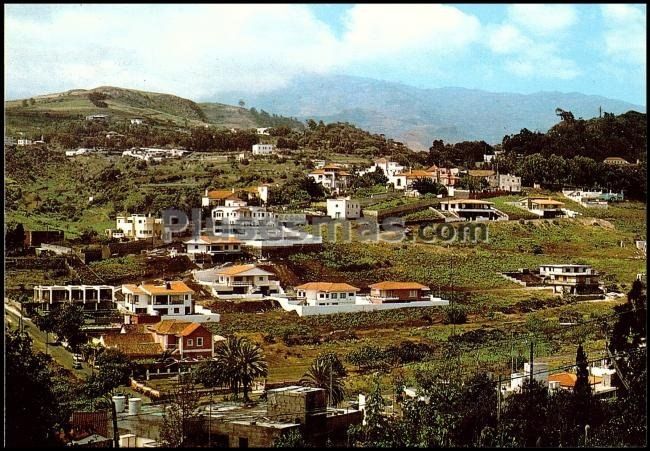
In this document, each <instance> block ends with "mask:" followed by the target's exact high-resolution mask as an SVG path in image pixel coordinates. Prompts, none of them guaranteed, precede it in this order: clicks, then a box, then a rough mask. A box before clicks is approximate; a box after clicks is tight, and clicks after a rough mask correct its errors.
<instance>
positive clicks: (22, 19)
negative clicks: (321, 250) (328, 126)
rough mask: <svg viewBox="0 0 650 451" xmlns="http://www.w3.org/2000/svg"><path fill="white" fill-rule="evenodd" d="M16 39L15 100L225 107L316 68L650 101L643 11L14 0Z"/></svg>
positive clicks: (8, 45)
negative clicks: (108, 89) (149, 95)
mask: <svg viewBox="0 0 650 451" xmlns="http://www.w3.org/2000/svg"><path fill="white" fill-rule="evenodd" d="M4 31H5V41H4V42H5V98H6V99H17V98H25V97H30V96H33V95H39V94H48V93H54V92H60V91H65V90H69V89H79V88H81V89H90V88H94V87H98V86H106V85H110V86H119V87H124V88H132V89H141V90H146V91H155V92H165V93H171V94H176V95H179V96H182V97H187V98H190V99H193V100H196V101H201V100H207V99H210V100H218V94H219V92H224V91H233V90H235V91H245V92H263V91H267V90H272V89H274V88H278V87H282V86H284V85H285V84H287V83H289V82H290V81H291V79H292V78H293V77H295V76H298V75H301V74H306V73H315V74H345V75H356V76H363V77H369V78H375V79H380V80H386V81H393V82H400V83H404V84H407V85H411V86H416V87H420V88H439V87H449V86H455V87H464V88H472V89H482V90H486V91H494V92H517V93H523V94H528V93H534V92H539V91H560V92H581V93H584V94H597V95H602V96H605V97H611V98H615V99H621V100H625V101H628V102H632V103H635V104H638V105H643V106H645V105H646V6H645V4H598V5H582V4H575V5H571V4H548V5H546V4H525V5H518V4H494V5H489V4H460V3H459V4H407V5H404V4H400V5H397V4H358V5H355V4H292V5H288V4H266V5H236V4H220V5H207V4H201V5H196V4H195V5H185V4H176V5H151V4H149V5H143V4H140V5H128V4H113V5H105V4H103V5H99V4H93V5H82V4H77V5H71V4H65V5H54V4H38V5H28V4H25V5H21V4H12V5H7V4H5V28H4Z"/></svg>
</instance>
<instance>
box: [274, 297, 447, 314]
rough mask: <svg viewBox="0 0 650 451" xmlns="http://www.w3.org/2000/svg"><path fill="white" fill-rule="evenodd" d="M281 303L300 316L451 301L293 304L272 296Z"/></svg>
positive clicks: (441, 303) (445, 303) (367, 310)
mask: <svg viewBox="0 0 650 451" xmlns="http://www.w3.org/2000/svg"><path fill="white" fill-rule="evenodd" d="M270 299H275V300H276V301H278V302H279V303H280V306H281V307H282V308H283V309H284V310H286V311H288V312H291V311H294V312H296V313H298V316H313V315H331V314H333V313H356V312H373V311H377V310H393V309H399V308H408V307H437V306H444V305H449V301H447V300H444V299H439V298H434V299H433V300H431V301H416V302H399V303H397V302H396V303H390V304H359V303H357V304H344V305H321V306H310V305H295V304H291V303H290V302H289V300H288V299H287V298H281V297H271V298H270Z"/></svg>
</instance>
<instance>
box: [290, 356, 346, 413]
mask: <svg viewBox="0 0 650 451" xmlns="http://www.w3.org/2000/svg"><path fill="white" fill-rule="evenodd" d="M345 375H346V372H345V368H344V367H343V364H341V361H340V360H339V358H338V356H337V355H336V354H323V355H319V356H318V357H316V359H315V360H314V362H313V363H312V364H311V367H310V368H309V370H307V372H306V373H305V374H304V375H303V376H302V379H300V384H301V385H305V386H307V387H317V388H322V389H324V390H325V391H326V392H327V394H328V396H329V397H330V403H331V404H332V405H337V404H339V403H340V402H341V401H343V399H344V398H345V382H344V380H343V378H344V377H345Z"/></svg>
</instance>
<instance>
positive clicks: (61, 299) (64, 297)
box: [34, 285, 116, 311]
mask: <svg viewBox="0 0 650 451" xmlns="http://www.w3.org/2000/svg"><path fill="white" fill-rule="evenodd" d="M115 290H116V288H115V287H113V286H110V285H36V286H35V287H34V302H37V303H39V304H40V308H41V310H52V309H53V308H55V307H56V306H60V305H63V304H76V305H78V306H80V307H81V308H82V309H83V310H90V311H93V310H95V311H96V310H110V309H114V308H115Z"/></svg>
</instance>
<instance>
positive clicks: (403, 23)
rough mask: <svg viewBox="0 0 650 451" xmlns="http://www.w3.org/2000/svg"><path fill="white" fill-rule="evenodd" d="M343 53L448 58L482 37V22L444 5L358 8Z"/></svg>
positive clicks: (351, 17)
mask: <svg viewBox="0 0 650 451" xmlns="http://www.w3.org/2000/svg"><path fill="white" fill-rule="evenodd" d="M345 23H346V27H347V31H346V33H345V34H344V36H343V42H342V45H343V51H344V52H346V53H347V54H348V55H349V56H348V57H349V58H363V59H369V58H374V57H377V56H382V57H383V56H391V55H396V54H399V53H400V52H402V51H404V50H425V51H426V52H427V53H429V54H449V53H453V52H454V51H457V50H460V49H463V48H464V47H466V46H467V45H469V44H471V43H473V42H475V41H476V40H478V39H479V37H480V28H481V24H480V22H479V20H478V19H477V18H476V17H474V16H471V15H469V14H465V13H463V12H462V11H460V10H459V9H457V8H454V7H451V6H445V5H427V4H421V5H408V7H405V5H395V4H391V5H376V4H375V5H368V4H364V5H356V6H354V7H353V8H352V9H350V10H349V11H348V13H347V17H346V20H345Z"/></svg>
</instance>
